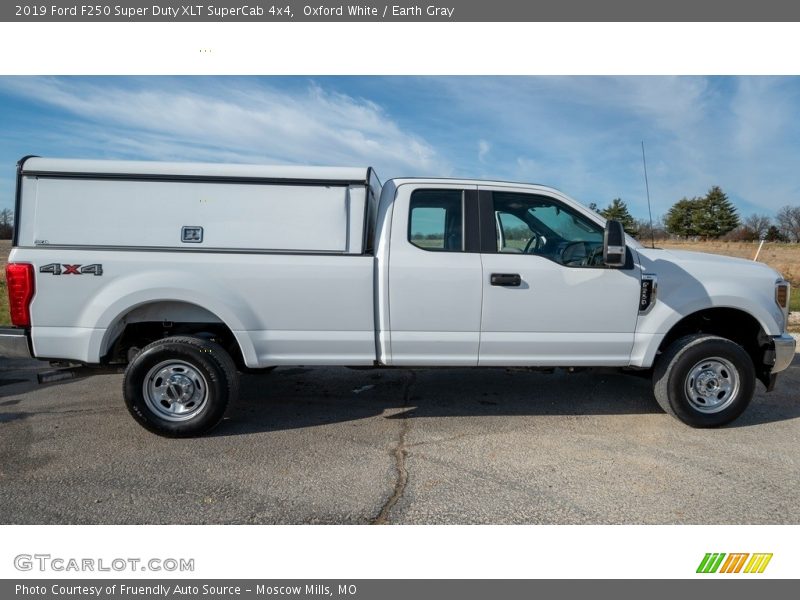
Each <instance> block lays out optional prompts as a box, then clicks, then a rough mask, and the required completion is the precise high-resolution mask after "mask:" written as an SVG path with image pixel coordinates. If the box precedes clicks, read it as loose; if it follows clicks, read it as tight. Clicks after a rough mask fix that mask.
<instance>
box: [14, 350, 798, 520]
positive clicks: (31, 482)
mask: <svg viewBox="0 0 800 600" xmlns="http://www.w3.org/2000/svg"><path fill="white" fill-rule="evenodd" d="M41 368H43V367H42V365H40V364H39V363H37V362H35V361H9V360H5V359H0V506H2V510H0V515H2V516H1V517H0V520H1V521H2V523H5V524H7V523H365V524H366V523H390V524H391V523H558V524H566V523H576V524H587V523H588V524H594V523H597V524H602V523H697V524H700V523H702V524H713V523H740V524H746V523H800V503H799V502H798V501H797V498H798V497H800V394H799V393H798V389H800V358H798V357H797V356H796V357H795V361H794V363H793V365H792V366H791V367H790V369H789V370H788V371H786V372H785V373H784V374H783V375H782V376H781V377H780V378H779V381H778V386H777V389H776V390H775V391H774V392H773V393H770V394H766V393H764V391H763V386H761V385H760V384H759V391H758V393H757V396H756V398H755V400H754V402H753V404H752V405H751V406H750V408H749V409H748V411H747V412H746V413H745V414H744V415H743V416H742V417H741V418H740V419H739V420H738V421H736V422H735V423H734V424H733V425H731V426H729V427H727V428H723V429H718V430H694V429H691V428H689V427H686V426H685V425H683V424H681V423H679V422H678V421H676V420H674V419H672V418H670V417H668V416H667V415H665V414H663V413H662V412H660V410H659V409H658V407H657V405H656V404H655V401H654V400H653V398H652V393H651V391H650V383H649V381H648V380H645V379H640V378H636V377H632V376H627V375H622V374H618V373H614V372H610V371H609V372H604V373H591V372H586V373H577V374H567V373H564V372H561V371H557V372H555V373H553V374H546V373H536V372H529V371H525V370H506V369H480V370H479V369H430V370H406V369H386V370H349V369H344V368H280V369H277V370H275V371H273V372H272V373H270V374H267V375H258V376H256V375H248V376H245V377H244V378H243V380H242V391H241V396H240V398H239V400H238V402H236V403H235V405H232V407H231V408H230V409H229V411H228V416H227V417H226V419H225V421H223V423H222V424H221V425H220V426H219V427H218V428H217V429H215V430H214V431H213V432H212V433H211V434H210V435H208V436H206V437H203V438H198V439H186V440H170V439H164V438H160V437H157V436H155V435H153V434H151V433H148V432H147V431H145V430H144V429H142V428H140V427H139V426H138V425H136V424H135V422H134V421H133V419H132V418H131V417H130V416H129V415H128V413H127V411H126V409H125V407H124V404H123V401H122V394H121V382H122V376H121V375H97V376H93V377H88V378H85V379H78V380H73V381H70V382H67V383H59V384H52V385H39V384H37V383H35V380H36V370H37V369H41ZM44 368H46V367H44Z"/></svg>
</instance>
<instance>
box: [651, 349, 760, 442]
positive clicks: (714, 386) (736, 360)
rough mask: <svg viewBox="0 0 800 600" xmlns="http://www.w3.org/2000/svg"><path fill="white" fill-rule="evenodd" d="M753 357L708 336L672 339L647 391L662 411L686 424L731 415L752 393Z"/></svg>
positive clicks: (721, 420)
mask: <svg viewBox="0 0 800 600" xmlns="http://www.w3.org/2000/svg"><path fill="white" fill-rule="evenodd" d="M755 384H756V376H755V368H754V366H753V361H752V360H751V358H750V356H749V355H748V354H747V352H745V350H744V349H743V348H742V347H741V346H739V345H738V344H736V343H734V342H732V341H730V340H728V339H725V338H721V337H718V336H714V335H705V334H697V335H689V336H685V337H682V338H680V339H678V340H676V341H675V342H673V343H672V344H671V345H670V346H669V347H668V348H667V350H666V351H665V352H664V353H663V354H662V355H661V356H660V357H659V360H658V362H657V363H656V366H655V369H654V371H653V392H654V394H655V397H656V401H657V402H658V404H659V405H660V406H661V408H662V409H664V412H666V413H668V414H671V415H672V416H674V417H676V418H678V419H680V420H681V421H683V422H684V423H686V424H687V425H691V426H692V427H719V426H720V425H725V424H727V423H730V422H731V421H733V420H734V419H736V418H737V417H738V416H739V415H740V414H742V412H743V411H744V410H745V409H746V408H747V406H748V404H750V400H751V399H752V398H753V393H754V391H755Z"/></svg>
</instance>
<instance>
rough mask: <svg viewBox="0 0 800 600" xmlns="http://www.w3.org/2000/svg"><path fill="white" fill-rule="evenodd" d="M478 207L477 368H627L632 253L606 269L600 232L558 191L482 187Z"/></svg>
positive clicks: (634, 283) (633, 302)
mask: <svg viewBox="0 0 800 600" xmlns="http://www.w3.org/2000/svg"><path fill="white" fill-rule="evenodd" d="M480 211H481V220H480V224H481V242H482V247H483V253H482V254H481V260H482V264H483V308H482V320H481V342H480V356H479V364H480V365H481V366H484V365H485V366H490V365H530V366H579V365H609V366H621V365H627V364H628V363H629V360H630V354H631V350H632V347H633V337H634V330H635V327H636V318H637V314H638V302H639V291H640V285H641V283H640V280H641V277H640V272H639V268H638V267H637V266H636V265H634V263H633V260H632V256H631V257H630V258H629V261H628V265H626V266H625V267H624V268H620V269H612V268H608V267H606V266H605V265H604V264H603V251H602V245H603V228H602V227H601V226H600V225H599V224H597V223H596V222H595V221H593V220H592V219H590V218H588V217H587V216H586V215H584V214H582V213H581V212H580V211H579V210H577V209H575V208H574V207H572V206H570V204H569V203H568V202H567V201H566V200H565V199H559V198H557V197H555V196H550V195H547V194H544V193H532V192H531V191H530V190H524V189H519V190H517V189H513V188H499V187H498V188H491V187H487V188H481V191H480ZM487 237H488V238H489V239H486V238H487ZM628 252H629V254H630V252H631V251H630V250H628Z"/></svg>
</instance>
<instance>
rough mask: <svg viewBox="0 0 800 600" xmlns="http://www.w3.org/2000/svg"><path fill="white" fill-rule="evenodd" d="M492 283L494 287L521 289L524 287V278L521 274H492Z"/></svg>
mask: <svg viewBox="0 0 800 600" xmlns="http://www.w3.org/2000/svg"><path fill="white" fill-rule="evenodd" d="M490 282H491V284H492V285H503V286H506V287H519V286H520V285H522V277H520V276H519V273H492V276H491V279H490Z"/></svg>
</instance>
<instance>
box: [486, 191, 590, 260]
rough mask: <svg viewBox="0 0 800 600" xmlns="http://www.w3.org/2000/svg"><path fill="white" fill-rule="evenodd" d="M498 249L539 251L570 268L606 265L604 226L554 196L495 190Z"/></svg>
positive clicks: (514, 252)
mask: <svg viewBox="0 0 800 600" xmlns="http://www.w3.org/2000/svg"><path fill="white" fill-rule="evenodd" d="M493 204H494V215H495V226H496V231H497V251H498V252H503V253H509V254H536V255H539V256H542V257H544V258H547V259H549V260H552V261H554V262H557V263H559V264H562V265H564V266H568V267H596V266H603V228H602V227H601V226H600V225H599V224H597V223H595V222H594V221H592V220H591V219H589V218H587V217H585V216H584V215H582V214H580V213H579V212H577V211H574V210H573V209H571V208H570V207H568V206H566V205H563V204H561V203H560V202H558V201H557V200H555V199H553V198H549V197H547V196H538V195H534V194H518V193H510V192H494V193H493Z"/></svg>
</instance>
